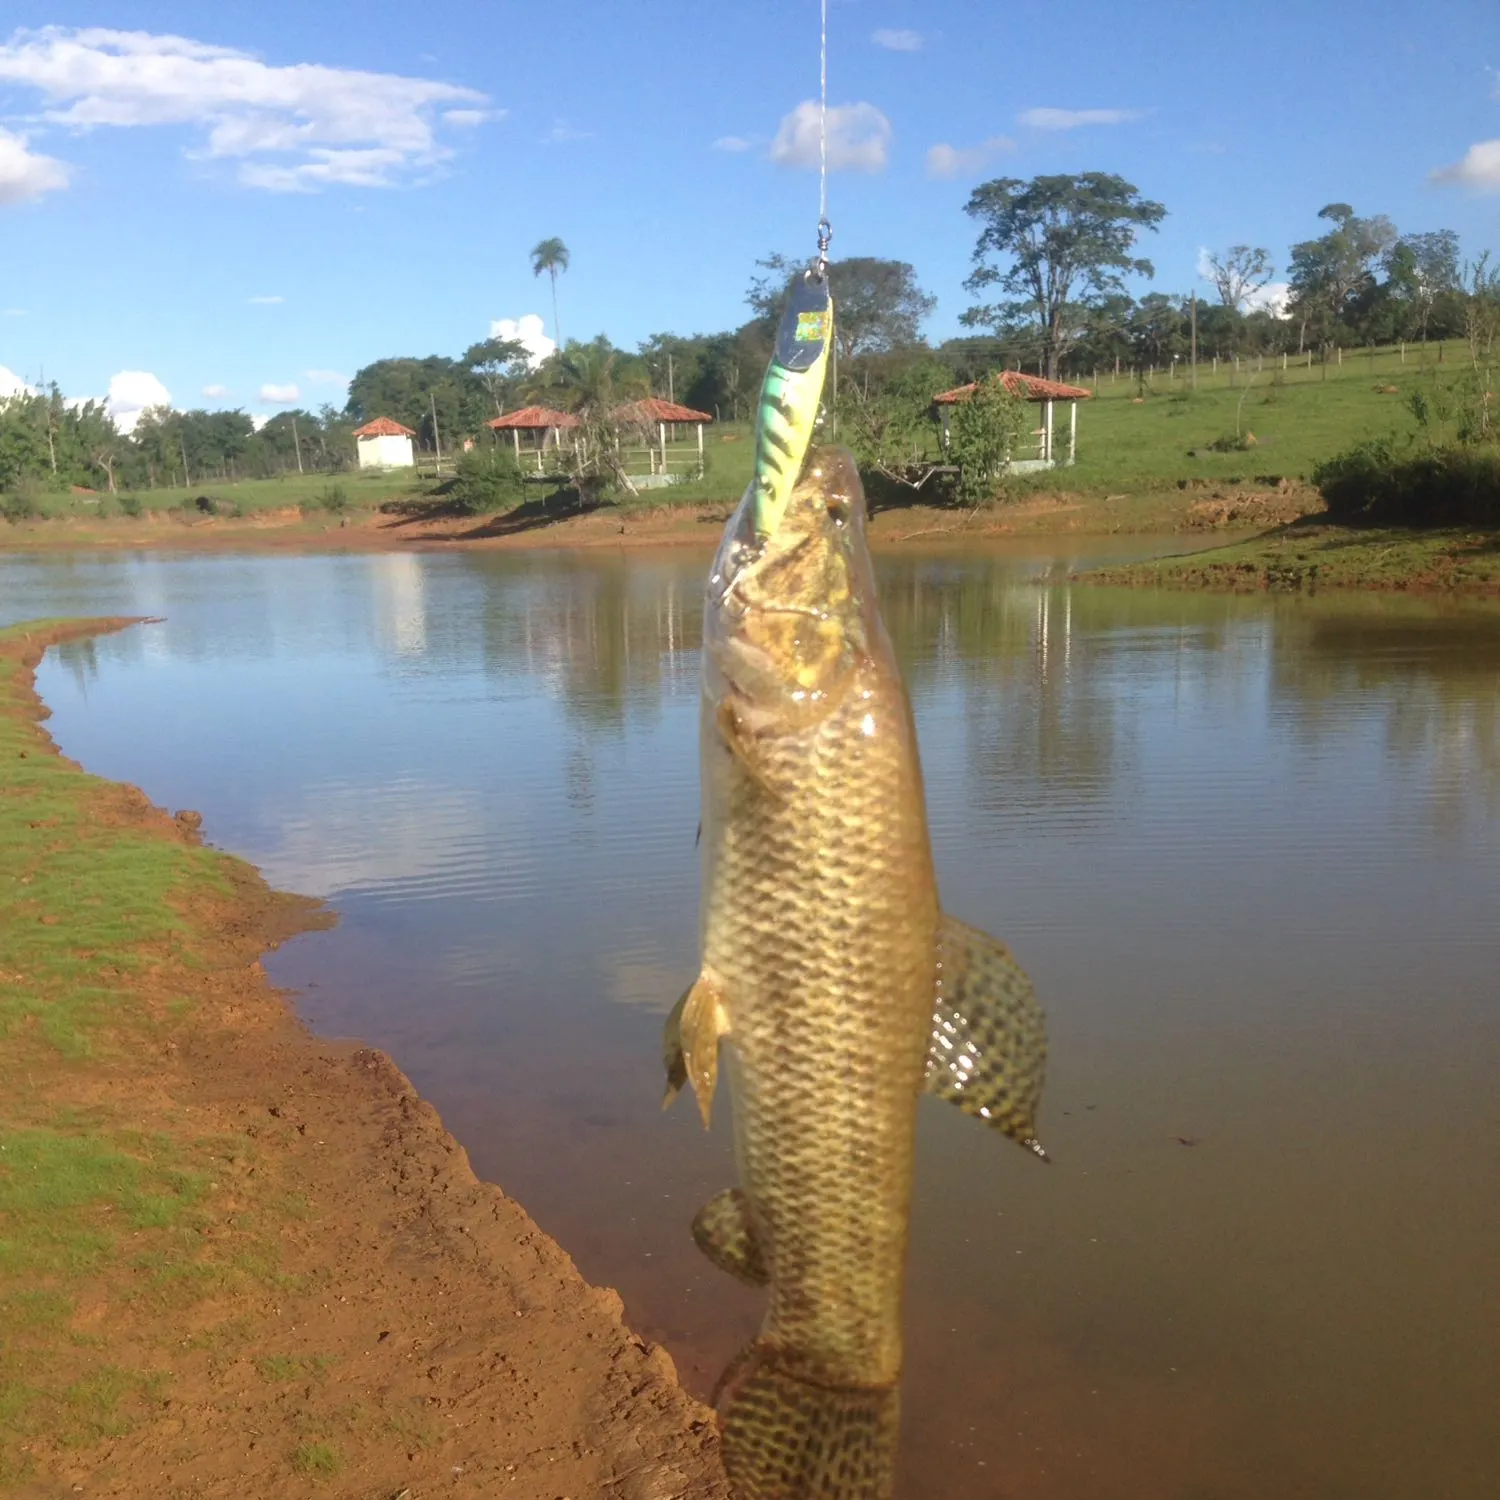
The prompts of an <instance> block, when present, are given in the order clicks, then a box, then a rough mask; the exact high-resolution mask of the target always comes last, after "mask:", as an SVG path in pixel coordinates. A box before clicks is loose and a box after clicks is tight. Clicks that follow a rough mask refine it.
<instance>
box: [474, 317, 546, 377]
mask: <svg viewBox="0 0 1500 1500" xmlns="http://www.w3.org/2000/svg"><path fill="white" fill-rule="evenodd" d="M490 337H491V338H492V339H514V340H515V341H516V342H517V343H518V344H520V345H521V346H522V347H523V348H524V349H525V350H526V355H527V358H528V359H529V360H530V362H531V364H532V365H539V364H541V362H542V361H543V360H544V359H546V357H547V356H548V355H549V354H551V353H552V351H553V350H554V349H555V348H557V343H556V341H555V340H554V339H549V338H548V337H547V334H546V324H544V323H543V322H542V319H541V317H540V315H539V314H537V313H525V314H523V315H522V316H521V317H519V318H495V319H493V320H492V321H491V323H490Z"/></svg>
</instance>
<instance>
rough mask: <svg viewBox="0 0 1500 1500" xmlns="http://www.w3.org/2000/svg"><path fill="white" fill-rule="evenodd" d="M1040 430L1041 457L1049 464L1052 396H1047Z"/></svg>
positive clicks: (1050, 458) (1050, 460)
mask: <svg viewBox="0 0 1500 1500" xmlns="http://www.w3.org/2000/svg"><path fill="white" fill-rule="evenodd" d="M1042 432H1043V437H1042V442H1043V444H1044V445H1045V451H1044V452H1043V454H1042V458H1043V459H1044V460H1045V461H1046V462H1047V463H1049V464H1050V463H1051V462H1052V398H1051V397H1050V396H1049V397H1048V398H1047V419H1046V421H1045V422H1044V423H1043V426H1042Z"/></svg>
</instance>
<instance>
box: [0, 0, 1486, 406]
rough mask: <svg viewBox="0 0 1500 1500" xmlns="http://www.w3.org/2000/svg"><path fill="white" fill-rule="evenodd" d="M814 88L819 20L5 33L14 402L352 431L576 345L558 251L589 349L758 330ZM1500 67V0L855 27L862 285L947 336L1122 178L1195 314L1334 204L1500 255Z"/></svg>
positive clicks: (406, 9)
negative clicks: (288, 403) (552, 340)
mask: <svg viewBox="0 0 1500 1500" xmlns="http://www.w3.org/2000/svg"><path fill="white" fill-rule="evenodd" d="M49 28H51V29H49ZM114 32H123V33H137V35H136V36H135V37H134V38H125V39H122V38H121V37H119V36H115V35H111V33H114ZM173 38H176V39H178V40H173ZM183 39H185V40H183ZM817 64H818V58H817V0H741V3H739V4H718V3H713V0H708V3H705V0H694V3H686V0H635V3H623V0H621V3H615V0H609V3H605V0H574V3H572V4H566V5H558V6H550V7H548V6H538V5H536V4H534V3H526V4H520V3H511V0H429V3H428V4H425V5H417V6H414V5H411V4H402V5H396V4H392V3H388V0H365V3H361V4H359V5H357V6H355V5H327V4H324V5H317V6H312V5H308V4H307V3H306V0H297V3H293V0H255V3H253V4H252V3H246V0H215V3H214V4H213V5H211V6H205V5H203V4H201V3H194V4H187V3H179V0H159V3H136V4H124V3H121V4H111V3H109V0H92V3H89V4H74V3H66V0H47V3H41V0H9V3H7V5H6V6H5V7H4V21H3V23H0V367H4V368H5V369H7V370H9V371H11V372H14V374H15V375H17V376H20V377H22V378H24V379H26V380H31V381H35V380H37V379H38V378H41V377H45V378H46V379H48V380H53V379H55V380H57V381H58V382H59V384H60V385H61V386H62V387H63V389H64V391H65V392H66V393H67V394H69V395H74V396H84V395H101V396H102V395H104V394H105V393H106V391H108V390H109V389H110V388H111V381H112V380H114V381H116V391H117V397H118V401H119V406H120V409H121V411H122V412H124V411H127V410H128V408H129V406H130V404H131V402H132V400H135V401H139V400H140V399H143V398H144V395H148V394H149V393H150V392H151V391H152V390H153V389H154V387H153V386H151V385H150V384H149V382H148V381H147V380H144V379H134V378H132V379H130V380H123V381H122V380H120V379H119V378H118V377H120V376H121V375H122V374H124V373H127V372H135V374H136V375H140V376H143V377H149V378H150V379H151V380H154V381H156V382H159V383H160V385H161V386H162V387H163V388H165V389H166V390H167V391H169V392H170V394H171V398H172V401H173V403H174V404H176V405H179V406H189V405H209V406H216V405H231V406H235V405H243V406H245V407H247V408H248V409H250V410H252V411H255V412H259V413H268V412H271V411H274V410H277V409H279V408H278V401H285V400H291V399H296V400H297V401H298V402H299V403H300V404H304V405H317V404H319V403H320V402H322V401H324V400H333V401H335V402H339V403H341V402H342V400H343V395H344V392H343V387H342V385H341V384H340V383H339V382H340V378H341V377H345V376H347V375H348V374H350V373H352V372H353V371H354V370H355V369H357V368H358V367H359V366H360V365H362V364H365V363H367V362H368V361H370V360H372V359H376V358H379V357H381V356H383V355H391V354H418V355H420V354H428V353H447V354H456V353H459V352H461V351H462V349H463V348H464V347H465V346H466V345H467V344H469V343H470V342H472V341H474V340H475V339H478V338H482V337H484V336H485V335H486V333H487V332H488V331H489V328H490V324H491V322H492V321H493V320H496V319H506V318H518V317H520V316H522V315H524V314H528V313H538V314H543V315H544V316H545V317H546V321H547V326H548V329H549V331H550V328H551V321H552V318H551V306H550V301H549V300H548V296H547V291H546V284H545V282H544V281H542V282H539V281H537V280H535V279H534V278H533V276H532V274H531V269H530V265H529V263H528V259H527V252H528V250H529V249H530V247H531V246H532V245H533V244H535V243H536V242H537V241H538V240H539V239H542V238H544V237H546V236H549V235H559V236H561V237H562V238H563V239H564V240H565V241H566V242H567V244H568V246H569V249H570V250H571V252H572V259H573V264H572V269H571V270H570V271H569V272H568V273H567V274H566V276H564V277H563V278H562V281H561V285H560V299H561V304H562V324H563V331H564V333H565V334H568V335H574V336H584V337H589V336H592V335H593V334H595V333H597V332H600V331H603V332H606V333H608V334H609V335H610V337H611V338H613V339H614V340H615V341H616V342H618V343H621V344H624V345H627V346H632V345H634V344H635V343H636V342H637V341H638V340H640V339H641V338H643V337H645V336H646V335H648V334H650V333H652V332H656V331H661V330H672V331H677V332H683V333H687V332H693V331H699V330H710V329H715V328H722V327H727V326H732V325H734V324H736V323H738V322H740V321H742V319H743V317H744V316H745V308H744V303H743V295H744V290H745V286H746V283H747V281H748V279H749V275H750V272H751V270H752V263H753V261H754V260H755V258H756V257H757V256H759V255H764V254H766V253H767V252H769V251H771V250H778V249H779V250H784V251H789V252H791V251H795V252H800V251H802V250H803V249H807V250H810V249H811V241H812V226H813V224H814V221H815V220H816V217H817V178H816V173H815V172H814V171H812V170H810V169H809V167H808V166H807V165H805V164H803V163H804V158H805V157H806V155H807V148H808V147H809V146H810V145H811V140H812V138H811V136H809V135H808V134H807V133H806V132H805V131H804V132H800V133H799V131H798V129H797V128H796V127H797V124H798V116H797V114H796V111H797V109H798V106H799V105H800V104H803V103H804V102H805V101H808V100H811V99H812V98H814V96H815V95H816V92H817V81H818V76H817ZM1496 67H1500V6H1497V5H1496V4H1495V3H1494V0H1433V3H1429V4H1427V5H1424V6H1410V5H1397V4H1394V3H1389V0H1365V3H1363V4H1361V5H1359V6H1357V7H1355V6H1350V5H1347V4H1344V3H1337V0H1300V3H1290V0H1267V3H1265V4H1262V5H1260V6H1258V7H1251V8H1246V7H1230V6H1226V5H1218V4H1206V3H1196V4H1195V3H1187V0H1179V3H1171V0H1156V3H1152V4H1146V3H1144V0H1072V3H1071V4H1070V5H1068V6H1067V7H1066V8H1062V9H1059V8H1057V7H1021V6H1019V5H1007V4H998V3H995V0H952V3H949V4H931V3H929V4H925V5H918V4H915V3H909V0H908V3H902V0H831V4H830V55H829V98H830V103H831V104H832V105H833V106H835V110H836V112H835V140H834V152H833V155H834V161H835V164H836V165H837V166H838V167H839V170H837V171H835V172H834V174H833V176H832V178H831V183H830V194H831V203H830V210H831V217H832V219H833V223H834V228H835V236H836V237H835V241H834V253H835V254H837V255H880V256H892V257H896V258H900V259H903V260H909V261H911V262H912V263H913V264H914V265H915V266H916V268H917V271H918V274H919V277H920V279H921V281H922V283H923V284H924V285H925V286H926V287H927V289H928V290H930V291H931V292H933V293H935V294H936V296H937V297H938V308H937V312H936V313H935V315H934V317H933V319H932V321H931V323H930V325H929V333H930V334H931V335H932V336H933V337H938V338H941V337H943V336H946V335H948V334H950V333H953V332H955V331H957V319H958V316H959V314H960V313H961V312H962V310H963V308H964V307H965V306H966V305H967V303H968V301H969V299H968V297H967V295H966V294H965V293H964V291H963V289H962V285H961V283H962V281H963V278H964V276H965V275H966V274H967V270H968V261H969V256H970V253H971V251H972V248H973V243H974V233H975V231H974V227H973V225H972V224H971V222H970V221H969V219H968V218H967V217H966V216H965V215H964V213H963V204H964V202H965V201H966V199H967V197H968V194H969V192H970V190H971V189H972V187H973V186H974V185H975V184H976V183H977V182H979V181H982V180H984V178H986V177H989V176H996V175H1006V176H1015V177H1029V176H1032V175H1034V174H1036V173H1042V172H1074V171H1084V170H1092V169H1098V170H1105V171H1111V172H1119V173H1121V174H1122V175H1123V176H1125V177H1126V178H1128V179H1129V180H1130V181H1131V182H1133V183H1135V184H1136V185H1137V186H1138V187H1139V188H1140V190H1141V191H1142V192H1143V193H1144V194H1145V195H1147V196H1148V197H1152V198H1156V199H1158V200H1160V201H1161V202H1163V203H1165V204H1166V206H1167V209H1168V210H1169V217H1168V218H1167V220H1166V221H1165V223H1164V224H1163V226H1162V229H1161V231H1160V233H1159V234H1156V235H1151V236H1148V237H1147V242H1146V244H1145V247H1144V248H1145V253H1147V254H1148V255H1149V256H1151V258H1152V259H1153V260H1154V261H1155V263H1156V267H1157V277H1156V281H1155V283H1154V285H1155V286H1156V287H1157V288H1159V289H1161V290H1164V291H1171V292H1178V291H1184V292H1185V291H1187V290H1188V289H1189V288H1190V287H1191V286H1193V285H1194V283H1195V279H1196V264H1197V261H1198V256H1199V250H1200V247H1204V246H1208V247H1223V246H1227V245H1229V244H1231V243H1235V242H1239V241H1248V242H1249V243H1252V244H1262V245H1266V246H1268V247H1269V248H1270V250H1271V252H1272V255H1273V257H1274V258H1275V260H1276V263H1277V265H1278V267H1284V266H1285V263H1286V257H1287V250H1288V246H1289V244H1290V243H1291V242H1293V241H1295V240H1298V239H1303V238H1307V237H1309V236H1311V235H1313V234H1315V233H1317V232H1318V230H1319V228H1320V227H1321V226H1320V225H1319V224H1318V222H1317V220H1316V218H1315V215H1316V212H1317V210H1318V209H1319V208H1320V207H1321V206H1322V205H1323V204H1325V203H1327V202H1330V201H1336V200H1337V201H1345V202H1349V203H1351V204H1353V205H1354V207H1355V209H1356V210H1357V211H1358V212H1360V213H1386V214H1389V215H1390V216H1391V217H1392V218H1393V219H1394V220H1395V221H1396V223H1397V225H1398V226H1399V227H1401V228H1403V229H1406V230H1412V231H1416V230H1429V229H1435V228H1443V227H1447V228H1452V229H1455V230H1457V231H1458V232H1459V234H1460V236H1461V238H1462V241H1463V245H1464V249H1465V252H1466V253H1467V254H1475V253H1477V252H1478V251H1480V250H1482V249H1485V248H1488V247H1490V246H1496V247H1497V248H1500V236H1497V234H1496V227H1497V212H1500V75H1497V73H1496V71H1495V68H1496ZM313 70H320V71H313ZM361 75H378V76H373V77H371V76H361ZM804 123H805V117H804ZM934 148H938V149H936V150H935V149H934ZM1445 171H1446V174H1447V175H1446V176H1445V175H1443V174H1444V173H1445ZM1198 285H1199V287H1200V290H1203V289H1205V288H1203V285H1202V283H1198ZM3 379H4V377H3V375H0V380H3ZM294 387H295V390H296V396H295V398H293V397H292V394H291V393H292V389H293V388H294ZM205 391H212V392H214V394H212V395H205V394H204V392H205Z"/></svg>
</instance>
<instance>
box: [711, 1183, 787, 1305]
mask: <svg viewBox="0 0 1500 1500" xmlns="http://www.w3.org/2000/svg"><path fill="white" fill-rule="evenodd" d="M693 1240H694V1242H695V1243H696V1244H697V1246H698V1248H699V1249H700V1250H701V1251H702V1252H703V1253H704V1254H705V1255H706V1256H707V1257H708V1258H709V1259H710V1260H711V1261H712V1262H713V1263H714V1264H715V1265H716V1266H717V1267H718V1268H719V1269H720V1270H721V1271H728V1272H729V1274H730V1275H731V1276H733V1277H736V1278H737V1279H738V1280H740V1281H745V1282H748V1283H749V1284H750V1285H751V1286H765V1285H766V1283H767V1282H768V1281H769V1280H770V1273H769V1270H768V1269H767V1266H766V1261H765V1256H764V1255H763V1254H762V1252H761V1244H760V1233H759V1231H758V1230H757V1229H756V1227H755V1220H754V1218H753V1217H752V1215H751V1213H750V1200H749V1199H748V1198H747V1197H746V1196H745V1195H744V1193H743V1192H741V1191H740V1189H739V1188H726V1189H725V1190H724V1191H723V1192H722V1193H720V1194H718V1196H717V1197H714V1198H710V1199H709V1200H708V1202H707V1203H705V1204H704V1205H703V1207H702V1208H700V1209H699V1210H698V1214H697V1217H696V1218H695V1219H694V1220H693Z"/></svg>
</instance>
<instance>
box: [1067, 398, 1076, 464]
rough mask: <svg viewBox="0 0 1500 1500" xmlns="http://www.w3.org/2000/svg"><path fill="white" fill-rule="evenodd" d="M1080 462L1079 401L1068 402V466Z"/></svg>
mask: <svg viewBox="0 0 1500 1500" xmlns="http://www.w3.org/2000/svg"><path fill="white" fill-rule="evenodd" d="M1077 462H1078V403H1077V402H1076V401H1070V402H1069V403H1068V467H1069V468H1070V469H1071V468H1072V467H1073V465H1074V464H1075V463H1077Z"/></svg>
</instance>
